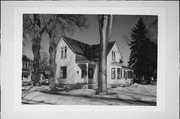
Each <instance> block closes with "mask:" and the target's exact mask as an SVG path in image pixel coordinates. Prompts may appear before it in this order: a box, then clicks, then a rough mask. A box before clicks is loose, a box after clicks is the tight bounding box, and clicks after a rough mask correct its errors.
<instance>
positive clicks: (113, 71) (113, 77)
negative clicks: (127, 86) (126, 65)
mask: <svg viewBox="0 0 180 119" xmlns="http://www.w3.org/2000/svg"><path fill="white" fill-rule="evenodd" d="M115 73H116V71H115V68H112V69H111V79H115Z"/></svg>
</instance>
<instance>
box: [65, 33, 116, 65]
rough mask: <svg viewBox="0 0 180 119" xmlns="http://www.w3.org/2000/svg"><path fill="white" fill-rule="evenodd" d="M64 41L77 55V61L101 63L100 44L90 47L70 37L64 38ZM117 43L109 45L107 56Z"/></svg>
mask: <svg viewBox="0 0 180 119" xmlns="http://www.w3.org/2000/svg"><path fill="white" fill-rule="evenodd" d="M63 39H64V41H65V42H66V43H67V45H68V46H69V47H70V48H71V50H72V51H73V52H74V53H75V54H77V55H76V61H86V60H87V61H96V62H97V61H99V53H100V44H94V45H89V44H86V43H83V42H80V41H77V40H74V39H71V38H68V37H65V36H63ZM115 43H116V41H112V42H109V43H108V49H107V54H109V52H110V51H111V49H112V47H113V46H114V44H115Z"/></svg>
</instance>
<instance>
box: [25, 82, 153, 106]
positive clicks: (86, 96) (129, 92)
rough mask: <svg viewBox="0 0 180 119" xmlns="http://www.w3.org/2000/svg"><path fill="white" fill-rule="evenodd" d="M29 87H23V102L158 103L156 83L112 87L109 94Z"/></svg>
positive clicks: (86, 103) (74, 103)
mask: <svg viewBox="0 0 180 119" xmlns="http://www.w3.org/2000/svg"><path fill="white" fill-rule="evenodd" d="M28 88H30V87H27V86H26V87H23V91H22V92H23V99H22V103H23V104H52V105H156V85H139V84H134V85H131V86H129V87H117V88H111V89H108V94H107V95H96V94H95V92H96V90H94V89H74V90H63V89H58V90H57V91H53V92H52V91H49V87H48V86H41V87H31V88H30V89H29V90H27V89H28ZM26 90H27V91H26Z"/></svg>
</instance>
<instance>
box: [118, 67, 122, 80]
mask: <svg viewBox="0 0 180 119" xmlns="http://www.w3.org/2000/svg"><path fill="white" fill-rule="evenodd" d="M120 78H122V70H121V69H120V68H117V79H120Z"/></svg>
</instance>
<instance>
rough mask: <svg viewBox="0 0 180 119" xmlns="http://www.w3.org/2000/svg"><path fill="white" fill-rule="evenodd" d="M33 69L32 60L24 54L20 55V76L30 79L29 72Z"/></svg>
mask: <svg viewBox="0 0 180 119" xmlns="http://www.w3.org/2000/svg"><path fill="white" fill-rule="evenodd" d="M32 70H33V61H32V60H31V59H29V58H28V57H27V56H26V55H23V56H22V78H23V79H24V80H25V79H26V80H28V81H29V80H31V73H32Z"/></svg>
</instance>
